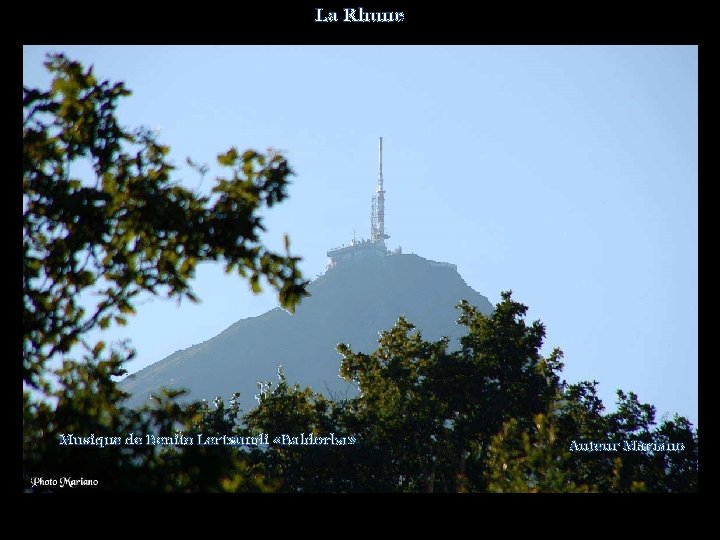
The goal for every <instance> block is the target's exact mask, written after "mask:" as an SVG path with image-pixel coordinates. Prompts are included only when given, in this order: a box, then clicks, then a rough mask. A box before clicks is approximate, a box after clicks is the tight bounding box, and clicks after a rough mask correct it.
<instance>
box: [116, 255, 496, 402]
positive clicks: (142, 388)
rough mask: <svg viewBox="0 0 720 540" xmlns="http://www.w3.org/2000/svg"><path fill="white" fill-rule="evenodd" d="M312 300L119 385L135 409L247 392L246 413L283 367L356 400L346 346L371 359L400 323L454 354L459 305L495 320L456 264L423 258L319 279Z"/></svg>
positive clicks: (357, 266) (377, 263)
mask: <svg viewBox="0 0 720 540" xmlns="http://www.w3.org/2000/svg"><path fill="white" fill-rule="evenodd" d="M308 290H309V292H310V293H311V296H309V297H308V298H306V299H305V300H303V302H302V303H301V304H300V305H299V306H298V307H297V310H296V314H295V315H290V314H289V313H288V312H286V311H285V310H283V309H281V308H275V309H272V310H270V311H268V312H266V313H264V314H262V315H260V316H257V317H250V318H247V319H241V320H239V321H237V322H236V323H234V324H232V325H230V326H229V327H228V328H227V329H225V330H224V331H223V332H221V333H220V334H218V335H217V336H215V337H213V338H211V339H209V340H207V341H205V342H203V343H200V344H197V345H193V346H192V347H189V348H187V349H184V350H180V351H176V352H175V353H173V354H171V355H170V356H168V357H166V358H165V359H163V360H160V361H159V362H156V363H155V364H152V365H150V366H148V367H146V368H144V369H142V370H140V371H138V372H137V373H135V374H133V375H130V376H129V377H127V378H125V379H124V380H123V381H121V383H120V387H121V388H122V389H123V390H125V391H127V392H130V393H132V394H133V395H132V397H131V398H130V399H129V400H128V404H129V405H132V406H135V405H139V404H140V403H142V402H143V401H145V400H146V399H147V398H148V396H149V395H150V394H151V393H153V392H157V389H158V388H159V387H160V386H166V387H171V388H181V387H184V388H188V389H189V390H190V394H189V396H188V397H189V398H190V399H203V398H204V399H208V400H211V399H212V398H214V397H215V396H222V397H223V398H225V399H227V398H229V396H230V395H231V394H232V393H233V392H240V402H241V405H242V408H243V409H244V410H246V411H247V410H250V409H251V408H252V407H254V406H255V405H256V403H257V402H256V401H255V399H254V396H255V394H257V391H258V390H257V383H258V381H267V380H272V381H276V380H277V378H276V371H277V366H278V365H279V364H282V365H283V367H284V369H285V373H286V375H287V378H288V381H289V382H290V383H294V382H299V383H300V384H301V386H306V385H309V386H311V387H312V388H313V390H315V391H317V392H321V393H324V394H326V395H327V394H328V391H329V392H330V393H332V394H333V395H340V396H344V395H353V392H354V390H353V389H352V387H351V386H350V385H349V384H348V383H345V382H344V381H343V380H342V379H340V378H339V376H338V370H339V367H340V356H339V355H338V354H337V352H336V351H335V347H336V345H337V344H338V343H340V342H344V343H348V344H350V346H351V347H352V348H353V349H354V350H357V351H362V352H371V351H373V350H374V349H375V348H376V346H377V338H378V333H379V332H380V331H382V330H387V329H389V328H391V327H392V325H393V324H394V322H395V321H396V320H397V318H398V317H399V316H400V315H404V316H405V317H406V318H407V319H408V320H409V321H410V322H411V323H413V324H414V325H415V326H416V327H417V328H418V329H419V330H421V331H422V334H423V336H424V338H425V339H439V338H440V337H442V336H448V337H450V338H451V347H452V346H453V345H456V343H457V338H459V337H460V336H461V335H463V334H464V331H463V330H464V328H463V327H461V326H460V325H458V324H457V323H456V320H457V317H458V312H457V310H456V309H455V305H456V304H457V303H458V302H459V301H460V300H463V299H465V300H468V301H469V302H470V303H471V304H473V305H475V306H477V307H479V308H480V309H481V310H482V311H483V312H485V313H489V312H490V311H491V310H492V305H491V304H490V302H489V301H488V299H487V298H485V297H484V296H482V295H480V294H479V293H477V292H476V291H474V290H473V289H472V288H470V287H469V286H468V285H467V284H466V283H465V281H464V280H463V279H462V277H461V276H460V274H458V272H457V270H456V269H455V267H454V266H452V265H446V264H444V263H436V262H435V261H430V260H428V259H424V258H422V257H420V256H418V255H408V254H405V255H400V254H394V255H389V256H386V257H373V258H368V259H366V260H360V261H356V262H353V263H352V264H347V265H340V266H337V267H335V268H332V269H330V270H328V271H327V272H326V273H325V274H324V275H322V276H320V277H319V278H318V279H316V280H315V281H313V282H312V283H311V284H310V285H309V286H308Z"/></svg>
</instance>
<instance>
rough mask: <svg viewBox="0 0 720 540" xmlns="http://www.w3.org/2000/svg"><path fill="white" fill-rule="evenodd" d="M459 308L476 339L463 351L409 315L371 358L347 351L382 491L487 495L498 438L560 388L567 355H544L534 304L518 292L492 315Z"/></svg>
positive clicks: (465, 342) (366, 445)
mask: <svg viewBox="0 0 720 540" xmlns="http://www.w3.org/2000/svg"><path fill="white" fill-rule="evenodd" d="M458 307H459V309H460V311H461V315H460V318H459V320H458V322H459V323H460V324H462V325H464V326H466V327H467V329H468V333H467V335H466V336H464V337H463V338H461V348H460V350H459V351H456V352H454V353H449V352H448V351H447V346H448V341H447V339H442V340H440V341H437V342H426V341H424V340H423V339H422V337H421V334H420V333H414V334H413V333H412V332H413V330H414V326H413V325H412V324H410V323H408V322H407V321H406V320H405V319H404V318H400V319H399V320H398V322H397V323H396V324H395V326H394V327H393V328H392V329H391V330H389V331H387V332H383V333H382V335H381V337H380V339H379V340H378V343H379V347H378V349H377V350H376V351H375V352H373V353H371V354H370V355H365V354H361V353H354V352H353V351H352V350H351V349H350V348H349V347H348V346H346V345H340V346H339V347H338V352H340V354H341V355H342V356H343V359H342V364H341V374H342V376H343V377H345V378H346V379H347V380H351V381H354V382H356V383H357V384H358V387H359V389H360V396H359V397H358V398H357V399H355V400H353V401H351V402H350V403H349V404H348V405H349V407H351V408H352V410H353V411H354V414H353V415H352V419H353V422H354V423H353V425H352V426H350V428H351V431H353V432H357V433H358V440H359V441H360V447H361V448H363V449H364V450H365V452H366V453H367V456H366V459H365V460H364V461H365V462H367V463H372V464H374V467H375V468H374V470H373V471H372V474H370V473H369V472H368V473H367V476H368V477H373V484H374V485H375V486H382V488H381V489H383V490H386V491H395V490H400V491H438V490H440V491H468V490H472V491H482V490H485V488H486V481H487V479H486V461H487V452H488V448H489V446H490V443H491V438H492V436H494V435H495V434H496V433H497V432H498V431H499V430H500V429H501V428H502V426H503V423H504V422H505V421H507V420H509V419H511V418H515V419H516V420H517V421H518V422H519V423H520V425H521V426H526V425H530V424H531V423H532V420H533V416H534V415H536V414H538V413H542V412H544V411H545V410H546V409H547V407H548V405H549V403H550V402H551V400H552V399H553V396H554V395H555V393H556V391H557V389H556V387H557V384H558V377H557V374H556V372H557V371H559V370H560V368H561V366H562V364H561V363H560V360H559V359H560V357H561V352H560V351H559V350H556V351H553V353H552V354H551V355H550V356H549V357H548V358H544V357H542V355H540V352H539V350H540V347H541V346H542V340H543V337H544V335H545V330H544V327H543V325H542V324H541V323H540V322H539V321H536V322H534V323H533V324H532V325H529V326H528V325H526V324H525V321H524V316H525V314H526V312H527V307H526V306H524V305H522V304H520V303H518V302H515V301H514V300H513V299H512V297H511V293H510V292H505V293H502V301H501V302H500V303H498V304H497V305H496V307H495V310H494V311H493V313H492V314H491V315H489V316H486V315H483V314H482V313H481V312H480V311H478V310H477V309H476V308H474V307H473V306H471V305H469V304H468V303H467V302H461V303H460V305H459V306H458Z"/></svg>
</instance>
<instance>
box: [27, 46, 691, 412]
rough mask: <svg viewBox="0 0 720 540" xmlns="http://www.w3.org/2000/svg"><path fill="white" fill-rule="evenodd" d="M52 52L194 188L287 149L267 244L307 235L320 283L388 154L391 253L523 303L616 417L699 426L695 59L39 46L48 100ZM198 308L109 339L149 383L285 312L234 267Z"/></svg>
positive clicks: (135, 322)
mask: <svg viewBox="0 0 720 540" xmlns="http://www.w3.org/2000/svg"><path fill="white" fill-rule="evenodd" d="M48 50H56V51H63V52H66V53H67V54H68V55H69V56H70V57H71V58H72V59H77V60H80V61H81V62H83V63H85V64H90V63H92V64H95V70H96V74H97V75H99V76H100V77H101V78H109V79H111V80H113V81H116V80H122V81H125V83H126V84H127V86H128V88H130V89H131V90H132V91H133V95H132V96H130V97H129V98H126V99H125V100H123V101H121V104H120V107H119V117H120V119H121V122H122V123H123V124H124V125H126V126H129V127H135V126H138V125H146V126H148V127H150V128H159V129H160V140H161V141H162V142H163V143H164V144H168V145H170V147H171V149H172V151H171V156H172V158H173V160H174V162H175V163H176V164H177V165H178V170H177V173H178V174H177V176H176V178H177V179H181V180H182V181H183V183H184V184H185V185H187V186H190V187H196V186H197V185H198V183H199V178H198V177H197V175H196V173H194V172H193V171H191V170H189V168H188V167H187V166H185V164H184V162H185V158H186V157H187V156H190V157H192V158H193V159H194V160H195V161H197V162H201V163H202V162H205V163H208V164H209V165H211V172H210V174H209V175H208V176H207V177H206V180H205V182H204V184H203V186H202V190H203V191H208V190H209V188H210V186H211V180H212V178H214V176H213V173H217V172H219V168H218V167H217V166H216V162H215V157H216V155H217V154H218V153H220V152H224V151H225V150H227V149H228V148H229V147H230V146H236V147H237V148H238V149H246V148H249V147H253V148H256V149H259V150H264V149H266V148H267V147H270V146H272V147H274V148H277V149H281V150H284V151H285V152H286V155H287V156H288V158H289V160H290V163H291V165H292V167H293V168H294V170H295V171H296V173H297V175H296V176H295V177H293V179H292V180H293V184H292V186H291V187H290V189H289V193H290V198H289V199H288V200H287V201H286V202H285V203H283V204H282V205H281V206H279V207H276V208H274V209H272V210H271V211H270V212H266V214H265V216H266V221H265V223H266V225H267V226H268V233H267V235H266V236H265V242H266V243H267V244H268V245H269V246H271V247H275V248H277V249H281V246H282V235H283V233H288V234H289V235H290V238H291V247H292V250H293V251H294V252H295V253H296V254H299V255H301V256H302V257H303V258H304V260H303V263H302V266H301V268H302V270H303V271H304V273H305V275H306V276H307V277H310V278H315V277H316V276H317V275H318V274H320V273H322V272H324V270H325V266H326V264H327V256H326V252H327V250H328V249H330V248H332V247H336V246H339V245H341V244H343V243H347V242H348V241H349V240H350V239H351V238H352V236H353V230H355V231H356V232H357V236H358V237H366V238H367V237H368V236H369V229H370V199H371V196H372V194H373V190H374V187H375V182H376V178H377V142H378V141H377V140H378V137H379V136H382V137H383V146H384V156H383V171H384V178H385V189H386V192H387V193H386V229H387V231H388V232H389V234H390V235H391V237H390V240H388V246H389V247H390V248H391V249H394V248H395V247H397V246H402V248H403V251H404V252H408V253H409V252H413V253H417V254H418V255H421V256H423V257H426V258H429V259H433V260H438V261H447V262H451V263H454V264H457V266H458V271H459V272H460V274H461V275H462V277H463V278H464V279H465V281H466V282H467V283H468V285H470V286H471V287H473V288H474V289H475V290H477V291H478V292H480V293H481V294H483V295H485V296H487V297H488V298H489V299H490V301H491V302H492V303H496V302H497V301H498V300H499V299H500V291H502V290H507V289H512V291H513V296H514V297H515V298H516V299H517V300H519V301H521V302H523V303H525V304H527V305H528V306H530V311H529V318H530V319H531V320H534V319H538V318H539V319H541V320H542V321H543V322H544V323H545V324H546V326H547V340H546V346H545V349H544V350H545V351H546V352H548V351H549V350H550V349H551V348H552V347H554V346H559V347H560V348H562V349H563V351H564V352H565V364H566V367H565V370H564V376H565V378H566V379H567V380H568V381H569V382H576V381H579V380H583V379H590V380H592V379H595V380H597V381H599V382H600V385H599V389H600V394H601V397H602V398H603V400H604V401H605V403H606V405H608V406H611V405H612V404H613V403H614V400H615V394H614V391H615V389H616V388H622V389H624V390H633V391H635V392H637V393H638V396H639V398H640V399H641V400H642V401H646V402H650V403H652V404H654V405H655V406H656V407H657V408H658V418H660V417H661V416H662V415H663V414H664V413H669V414H672V413H674V412H678V413H680V414H682V415H684V416H687V417H688V418H690V420H691V421H693V422H695V423H696V422H697V362H698V347H697V329H698V311H697V307H698V303H697V301H698V300H697V299H698V288H697V270H698V266H697V260H698V259H697V255H698V252H697V229H698V222H697V196H698V177H697V154H698V139H697V126H698V115H697V93H698V89H697V76H698V74H697V47H694V46H683V47H650V46H631V47H619V46H608V47H590V46H574V47H549V46H543V47H529V46H527V47H526V46H508V47H488V46H477V47H475V46H473V47H465V46H463V47H458V46H450V47H439V46H402V47H399V46H389V47H381V46H372V47H370V46H352V47H350V46H343V47H326V46H303V47H286V46H282V47H281V46H269V47H268V46H262V47H260V46H258V47H255V46H252V47H251V46H238V47H214V46H204V47H139V46H126V47H107V46H102V47H100V46H92V47H91V46H82V47H67V46H56V47H45V46H42V47H35V46H33V47H25V48H24V51H23V82H24V84H25V85H29V86H43V87H46V86H47V85H48V82H49V80H50V77H49V75H48V74H47V73H46V72H45V69H44V68H43V66H42V61H43V59H44V55H45V52H47V51H48ZM195 291H196V293H197V294H198V295H199V296H200V298H202V300H203V301H202V303H201V304H198V305H193V304H190V303H186V302H184V303H183V304H182V305H181V306H180V307H178V305H177V303H176V302H174V301H167V300H152V301H144V302H143V303H142V305H139V306H138V314H137V316H135V317H134V318H132V319H131V320H130V322H129V324H128V326H127V327H125V328H120V329H119V330H111V331H109V332H106V338H110V339H120V338H123V337H129V338H131V340H132V343H133V345H134V346H135V348H136V349H137V351H138V357H137V359H136V360H134V361H133V362H131V363H130V364H128V366H127V367H128V369H129V371H130V372H134V371H137V370H139V369H141V368H142V367H145V366H146V365H148V364H151V363H153V362H156V361H158V360H161V359H162V358H164V357H165V356H167V355H169V354H171V353H173V352H174V351H176V350H178V349H184V348H187V347H189V346H191V345H193V344H197V343H200V342H202V341H205V340H208V339H210V338H212V337H214V336H215V335H217V334H218V333H220V332H221V331H222V330H224V329H225V328H227V327H228V326H230V325H231V324H232V323H234V322H236V321H237V320H239V319H242V318H245V317H250V316H256V315H260V314H261V313H264V312H265V311H267V310H268V309H271V308H273V307H275V306H276V305H277V302H276V297H275V295H274V294H271V293H267V294H263V295H260V296H254V295H252V294H251V293H250V292H249V289H248V285H247V283H246V282H244V281H242V280H241V279H240V278H239V277H237V276H228V275H226V274H225V273H224V271H223V268H222V265H220V264H217V265H214V264H205V265H203V266H201V267H200V269H199V271H198V273H197V279H196V281H195ZM300 309H302V308H300ZM338 358H339V357H338ZM273 375H274V374H273V373H269V374H268V377H269V378H271V377H272V376H273Z"/></svg>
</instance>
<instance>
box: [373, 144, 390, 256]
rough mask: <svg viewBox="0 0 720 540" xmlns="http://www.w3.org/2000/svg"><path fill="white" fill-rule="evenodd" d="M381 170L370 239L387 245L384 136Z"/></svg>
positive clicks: (380, 146)
mask: <svg viewBox="0 0 720 540" xmlns="http://www.w3.org/2000/svg"><path fill="white" fill-rule="evenodd" d="M378 151H379V158H380V159H379V161H380V170H379V174H378V184H377V190H376V194H375V196H374V197H373V199H372V214H371V217H370V239H371V240H372V241H373V243H375V244H381V245H383V246H384V245H385V239H386V238H390V236H388V235H387V234H385V190H384V189H383V174H382V137H380V145H379V147H378Z"/></svg>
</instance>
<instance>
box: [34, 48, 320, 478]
mask: <svg viewBox="0 0 720 540" xmlns="http://www.w3.org/2000/svg"><path fill="white" fill-rule="evenodd" d="M45 66H46V67H47V68H48V70H49V71H50V72H51V73H53V74H54V78H53V81H52V84H51V87H50V89H49V90H41V89H35V88H23V255H24V257H23V328H24V339H23V383H24V399H25V409H24V466H25V477H26V480H27V479H29V478H30V477H32V476H40V475H47V474H52V472H53V469H55V468H57V467H64V468H65V470H66V471H69V472H73V473H75V472H78V471H81V470H88V466H89V463H91V462H92V463H93V464H94V465H93V466H95V467H96V468H97V471H98V473H100V472H102V471H103V470H105V469H103V468H104V467H111V470H118V469H122V468H129V469H134V470H136V471H144V472H148V471H150V470H152V471H154V474H153V475H151V476H152V478H153V479H155V481H157V483H155V484H153V482H152V481H150V480H148V479H147V478H146V479H145V480H144V481H143V482H141V484H143V486H144V487H153V488H155V489H172V488H181V489H182V488H183V487H188V486H189V485H190V484H183V481H182V479H181V476H182V474H181V471H180V469H179V462H178V461H177V460H175V461H174V462H173V461H172V460H169V456H170V455H171V454H170V453H168V452H160V451H158V450H149V449H148V448H147V447H142V448H140V447H139V448H105V449H103V451H100V452H95V451H93V450H92V449H84V450H83V449H78V448H72V450H68V448H70V447H63V446H58V438H59V437H60V435H62V434H64V433H75V434H86V433H94V434H97V435H100V434H103V435H106V436H116V435H117V436H124V435H125V431H126V430H128V429H134V430H136V431H137V430H141V429H143V430H145V432H147V433H149V432H152V430H153V429H160V428H163V429H164V428H167V429H170V428H188V429H189V428H191V427H192V425H193V423H195V424H197V422H198V418H197V414H196V413H197V411H194V412H193V410H191V408H188V409H187V410H184V409H183V410H181V409H180V408H179V407H178V406H177V404H173V403H174V402H173V398H174V397H177V395H178V394H177V393H167V394H166V396H165V397H163V398H161V400H160V404H159V406H158V407H157V408H155V409H152V410H149V409H148V410H145V411H144V412H136V411H130V410H128V409H125V408H124V407H122V405H121V402H122V399H123V397H124V395H123V393H122V392H120V391H119V390H118V389H117V388H116V386H115V384H114V382H113V377H117V376H119V375H122V374H123V373H124V372H125V371H124V370H123V369H122V364H123V362H124V361H126V360H127V359H129V358H131V357H132V354H133V353H132V351H131V350H130V349H129V348H127V347H120V348H113V350H112V351H110V352H109V353H108V352H107V351H106V345H105V343H104V342H102V341H99V342H97V343H90V342H89V340H88V338H87V336H88V333H89V332H90V331H91V330H93V329H95V328H107V327H108V326H109V325H110V324H111V323H113V322H114V323H117V324H125V322H126V319H125V317H126V316H127V315H131V314H133V313H134V312H135V308H134V306H133V299H135V298H136V297H137V296H138V294H140V293H148V294H151V295H163V296H166V297H168V298H177V299H178V300H180V299H189V300H191V301H197V298H196V296H195V295H194V294H193V291H192V288H191V284H190V282H191V280H192V278H193V277H194V273H195V268H196V266H197V264H198V263H199V262H202V261H223V262H224V263H225V268H226V270H227V271H228V272H232V271H237V272H238V274H239V275H240V276H242V277H246V278H248V280H249V283H250V286H251V288H252V290H253V291H255V292H258V291H260V290H261V284H260V280H261V278H264V279H265V280H266V281H267V283H268V284H269V285H270V286H271V287H274V288H275V289H276V290H277V291H278V296H279V300H280V303H281V304H282V305H283V306H284V307H286V308H287V309H289V310H292V309H293V308H294V306H295V305H296V303H297V302H298V301H299V300H300V299H301V298H302V297H303V296H304V295H305V294H306V292H305V285H306V284H307V282H306V281H304V280H303V278H302V274H301V273H300V271H299V268H298V262H299V260H300V259H299V258H298V257H295V256H291V255H290V253H289V241H288V239H287V237H286V238H285V253H284V254H278V253H275V252H273V251H270V250H268V249H267V248H266V247H264V246H263V245H262V243H261V242H260V239H259V233H260V232H262V231H263V230H264V228H263V224H262V219H261V217H260V216H259V212H260V211H261V210H262V209H263V208H270V207H272V206H274V205H275V204H277V203H280V202H282V201H283V200H284V199H285V198H286V196H287V194H286V186H287V185H288V177H289V176H290V175H292V174H293V172H292V169H291V168H290V166H289V164H288V162H287V161H286V159H285V158H284V157H283V156H282V155H281V154H280V153H278V152H275V151H272V150H269V151H268V152H267V153H260V152H257V151H255V150H246V151H244V152H239V151H238V150H236V149H235V148H231V149H230V150H228V151H227V152H225V153H223V154H221V155H219V156H218V163H219V164H220V165H221V166H222V167H225V168H227V169H229V176H228V177H227V178H219V179H218V180H217V182H216V184H215V186H214V187H213V188H212V192H211V195H210V196H201V195H198V194H195V193H193V192H191V191H189V190H187V189H185V188H183V187H182V186H181V185H179V184H178V183H177V182H173V181H172V179H171V174H172V171H173V166H172V165H171V164H170V163H169V161H168V154H169V148H168V147H167V146H165V145H162V144H160V143H159V142H158V140H157V136H156V134H154V133H153V132H151V131H149V130H147V129H144V128H138V129H135V130H128V129H125V128H123V127H122V126H121V125H120V123H119V121H118V119H117V118H116V115H115V111H116V107H117V102H118V100H119V99H120V98H123V97H126V96H128V95H130V92H129V90H127V89H126V88H125V86H124V85H123V83H121V82H118V83H115V84H112V83H110V82H109V81H106V80H105V81H99V80H98V79H97V78H96V77H95V75H94V74H93V69H92V67H91V68H90V69H87V70H85V69H84V68H83V66H82V65H81V64H79V63H78V62H74V61H71V60H69V59H68V58H66V57H65V56H64V55H61V54H55V55H49V56H48V60H47V62H46V63H45ZM81 162H84V163H85V164H87V165H89V166H90V167H91V169H92V173H93V175H92V176H93V178H91V179H81V178H76V177H74V176H73V175H72V170H73V167H75V166H76V165H77V164H78V163H81ZM93 298H96V299H97V300H96V301H95V302H94V303H91V299H93ZM93 304H94V305H93ZM87 305H91V306H92V307H91V308H90V309H89V310H88V308H87V307H86V306H87ZM82 350H84V351H85V353H84V357H83V358H82V359H78V360H77V361H74V360H72V359H71V356H77V355H79V354H81V352H78V351H82ZM104 351H105V354H104ZM60 360H63V365H62V367H61V368H60V369H52V368H50V367H48V365H49V362H51V361H52V362H55V363H56V362H58V361H60ZM31 392H32V393H31ZM88 452H89V453H90V454H92V455H93V456H94V457H93V459H92V460H89V459H88V460H87V461H85V462H84V466H83V467H80V466H79V465H78V461H79V460H83V459H85V458H87V456H88V455H89V454H88ZM188 455H189V454H188ZM216 455H220V454H216ZM220 459H221V461H222V459H223V458H220ZM173 463H175V464H174V465H172V464H173ZM224 463H225V465H228V467H225V469H226V470H225V472H231V471H232V470H233V467H232V466H231V465H232V463H231V462H230V461H228V460H225V462H224ZM76 465H78V466H77V467H76ZM171 465H172V466H171ZM159 467H164V468H166V469H168V471H170V470H171V469H172V470H174V471H175V472H177V473H178V474H177V475H175V476H176V477H175V479H174V480H173V475H172V474H169V475H168V478H170V480H169V481H170V483H169V484H167V483H165V484H163V482H162V481H160V480H158V479H159V478H161V477H160V476H159V472H158V468H159ZM173 467H174V469H173ZM220 469H223V467H219V469H218V470H220ZM54 473H55V474H59V473H60V471H57V470H55V471H54ZM138 474H140V473H139V472H138ZM143 474H144V473H143ZM223 474H225V473H223ZM212 476H213V475H208V476H207V478H208V480H207V487H208V489H219V488H220V487H221V486H220V484H219V483H218V480H219V478H220V476H222V475H221V474H220V473H218V474H217V475H215V477H214V478H211V477H212ZM117 478H120V476H118V477H117ZM122 478H123V480H122V482H123V483H125V486H126V487H130V488H132V487H138V486H140V484H136V483H134V482H135V480H131V478H139V476H138V475H123V476H122ZM148 478H149V477H148ZM175 480H177V482H176V481H175ZM196 480H197V479H196ZM197 481H199V480H197ZM108 482H110V481H109V480H108ZM173 482H175V483H173ZM107 485H108V484H106V487H107ZM116 487H117V486H116ZM193 487H194V488H197V487H198V484H197V483H195V484H193Z"/></svg>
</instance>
